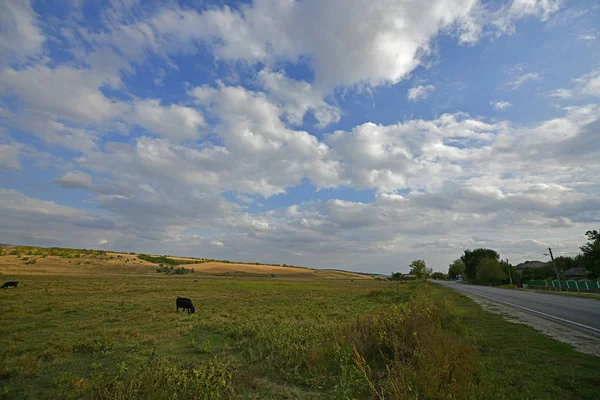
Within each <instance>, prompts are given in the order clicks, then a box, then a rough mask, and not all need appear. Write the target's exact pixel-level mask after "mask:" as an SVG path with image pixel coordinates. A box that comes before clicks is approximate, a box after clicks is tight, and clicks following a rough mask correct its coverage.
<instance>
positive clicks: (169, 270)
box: [156, 264, 194, 275]
mask: <svg viewBox="0 0 600 400" xmlns="http://www.w3.org/2000/svg"><path fill="white" fill-rule="evenodd" d="M156 272H159V273H160V272H164V273H166V274H167V275H185V274H193V273H194V269H193V268H192V269H190V268H184V267H179V268H175V267H173V266H172V265H163V264H160V266H159V267H158V268H156Z"/></svg>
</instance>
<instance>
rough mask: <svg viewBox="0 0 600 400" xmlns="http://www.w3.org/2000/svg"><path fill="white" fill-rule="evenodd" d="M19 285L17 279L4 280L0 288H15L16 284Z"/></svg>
mask: <svg viewBox="0 0 600 400" xmlns="http://www.w3.org/2000/svg"><path fill="white" fill-rule="evenodd" d="M18 285H19V282H18V281H10V282H4V285H2V286H1V287H0V289H5V288H9V287H11V286H12V287H14V288H15V289H16V288H17V286H18Z"/></svg>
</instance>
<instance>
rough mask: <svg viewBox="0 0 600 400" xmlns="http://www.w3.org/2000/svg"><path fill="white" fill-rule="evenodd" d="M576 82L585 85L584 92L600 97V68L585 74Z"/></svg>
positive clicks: (582, 90)
mask: <svg viewBox="0 0 600 400" xmlns="http://www.w3.org/2000/svg"><path fill="white" fill-rule="evenodd" d="M576 82H577V83H579V84H581V85H583V87H582V88H581V93H582V94H584V95H588V96H596V97H600V70H598V71H592V72H590V73H588V74H585V75H583V76H582V77H581V78H579V79H577V80H576Z"/></svg>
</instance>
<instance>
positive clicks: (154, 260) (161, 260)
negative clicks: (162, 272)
mask: <svg viewBox="0 0 600 400" xmlns="http://www.w3.org/2000/svg"><path fill="white" fill-rule="evenodd" d="M138 258H139V259H140V260H144V261H148V262H151V263H154V264H170V265H176V264H177V260H174V259H172V258H169V257H167V256H158V257H154V256H150V255H148V254H139V255H138Z"/></svg>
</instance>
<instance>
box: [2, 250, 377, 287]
mask: <svg viewBox="0 0 600 400" xmlns="http://www.w3.org/2000/svg"><path fill="white" fill-rule="evenodd" d="M163 263H165V265H167V264H171V265H174V266H175V267H178V268H185V269H187V270H190V271H191V270H192V269H193V271H194V272H193V275H192V276H256V277H260V276H264V277H299V278H328V279H370V276H368V275H362V274H357V273H353V272H346V271H337V270H319V269H310V268H304V267H293V266H287V265H285V266H282V265H265V264H258V263H240V262H230V261H226V260H224V261H218V260H206V259H201V258H187V257H171V256H169V257H167V256H148V255H144V254H135V253H134V254H131V253H129V254H128V253H116V252H107V251H102V250H85V249H63V248H42V247H30V246H16V247H13V248H4V249H1V250H0V274H1V275H10V276H20V275H98V274H103V275H115V274H117V275H121V274H125V275H130V274H136V275H157V268H159V266H161V265H163ZM188 276H190V275H188Z"/></svg>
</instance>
